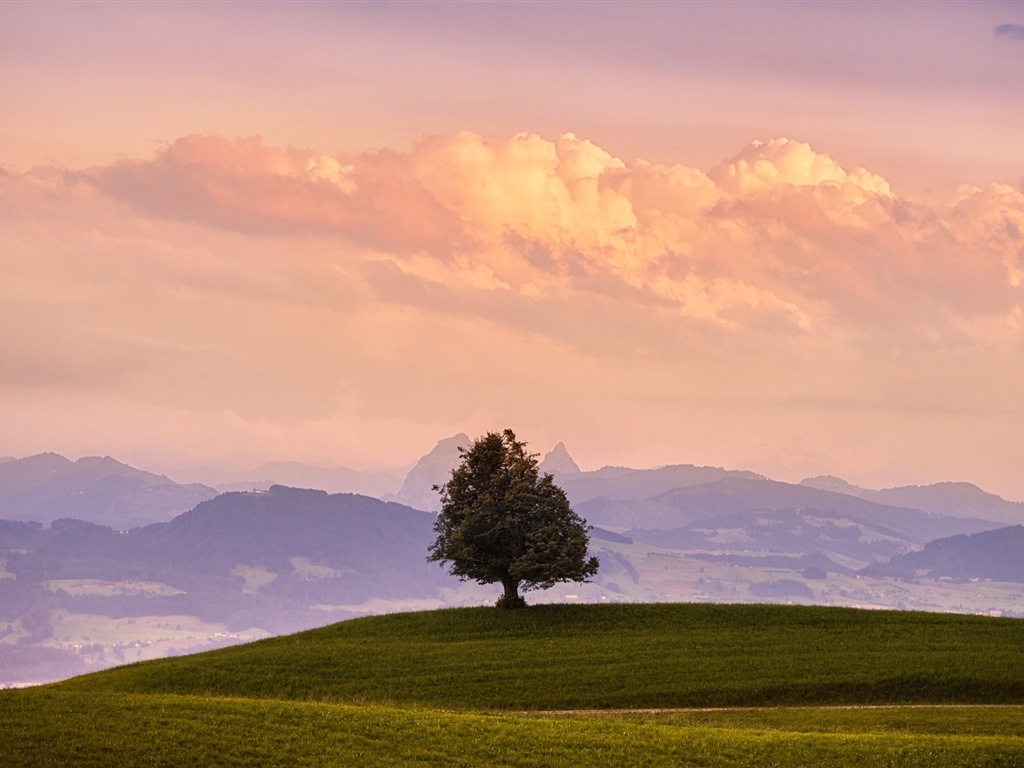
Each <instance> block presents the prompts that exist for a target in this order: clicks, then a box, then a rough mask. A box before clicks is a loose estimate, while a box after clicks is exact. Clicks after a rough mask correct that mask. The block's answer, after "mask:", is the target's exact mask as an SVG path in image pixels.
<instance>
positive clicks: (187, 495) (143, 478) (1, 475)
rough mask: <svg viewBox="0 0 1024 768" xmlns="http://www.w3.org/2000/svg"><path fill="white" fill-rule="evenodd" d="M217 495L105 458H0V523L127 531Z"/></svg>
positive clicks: (201, 488) (173, 514)
mask: <svg viewBox="0 0 1024 768" xmlns="http://www.w3.org/2000/svg"><path fill="white" fill-rule="evenodd" d="M216 495H217V491H216V490H214V489H213V488H210V487H208V486H205V485H201V484H199V483H188V484H184V485H182V484H179V483H175V482H174V481H172V480H170V479H169V478H167V477H165V476H163V475H156V474H153V473H152V472H145V471H143V470H139V469H135V468H134V467H130V466H128V465H127V464H122V463H121V462H119V461H115V460H114V459H112V458H110V457H109V456H105V457H99V456H89V457H85V458H81V459H79V460H78V461H69V460H68V459H66V458H64V457H63V456H60V455H58V454H56V453H41V454H39V455H36V456H29V457H26V458H23V459H4V460H0V519H7V520H35V521H38V522H42V523H47V524H49V523H50V522H51V521H53V520H57V519H59V518H62V517H73V518H76V519H79V520H86V521H89V522H92V523H97V524H99V525H109V526H112V527H115V528H119V529H122V530H127V529H128V528H133V527H136V526H140V525H148V524H149V523H155V522H161V521H167V520H170V519H171V518H173V517H174V516H175V515H178V514H181V513H182V512H186V511H187V510H189V509H192V508H193V507H194V506H196V504H199V503H200V502H202V501H206V500H207V499H212V498H213V497H214V496H216Z"/></svg>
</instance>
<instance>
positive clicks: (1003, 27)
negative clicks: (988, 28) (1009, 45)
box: [992, 24, 1024, 40]
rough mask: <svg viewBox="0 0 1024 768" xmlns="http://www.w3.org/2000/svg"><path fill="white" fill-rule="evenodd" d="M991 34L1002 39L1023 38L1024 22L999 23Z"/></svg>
mask: <svg viewBox="0 0 1024 768" xmlns="http://www.w3.org/2000/svg"><path fill="white" fill-rule="evenodd" d="M992 34H993V35H995V36H996V37H998V38H1002V39H1004V40H1024V24H999V25H998V26H996V28H995V29H993V30H992Z"/></svg>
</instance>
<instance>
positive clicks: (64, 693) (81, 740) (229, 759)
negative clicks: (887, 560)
mask: <svg viewBox="0 0 1024 768" xmlns="http://www.w3.org/2000/svg"><path fill="white" fill-rule="evenodd" d="M1022 661H1024V622H1020V621H1017V620H1011V619H992V618H982V617H969V616H957V615H945V614H925V613H899V612H869V611H856V610H849V609H834V608H818V607H800V606H792V607H786V606H763V605H742V606H726V605H689V604H663V605H621V606H610V605H608V606H564V605H547V606H534V607H531V608H530V609H528V610H526V611H521V612H510V613H509V612H501V611H497V610H494V609H457V610H443V611H433V612H423V613H412V614H396V615H390V616H380V617H372V618H365V619H356V620H352V621H348V622H343V623H341V624H336V625H333V626H330V627H324V628H321V629H317V630H312V631H308V632H303V633H300V634H296V635H291V636H288V637H280V638H272V639H268V640H263V641H259V642H256V643H252V644H249V645H244V646H235V647H231V648H226V649H222V650H218V651H212V652H209V653H204V654H200V655H196V656H192V657H183V658H178V659H162V660H157V661H152V662H145V663H142V664H137V665H133V666H129V667H121V668H117V669H113V670H108V671H105V672H100V673H96V674H93V675H87V676H83V677H80V678H75V679H73V680H69V681H66V682H64V683H58V684H54V685H51V686H45V687H41V688H36V689H26V690H20V691H6V692H2V693H0V731H2V732H3V733H4V734H5V740H6V741H7V742H8V748H7V749H6V750H5V764H7V765H12V766H17V765H25V766H29V765H32V766H38V765H75V766H89V765H96V766H99V765H104V766H111V765H168V766H170V765H200V764H202V765H225V766H228V765H230V766H235V765H261V766H266V765H282V766H284V765H411V764H422V765H430V764H437V765H440V764H448V765H509V766H512V765H515V766H520V765H522V766H526V765H537V766H541V765H546V766H557V765H573V766H580V765H690V766H733V765H750V766H755V765H757V766H764V765H773V764H774V765H786V766H797V767H798V766H811V765H815V766H820V765H836V766H840V765H842V766H851V765H865V766H867V765H871V766H875V765H893V766H897V765H906V766H920V765H926V766H954V765H957V766H968V765H970V766H1010V765H1022V764H1024V718H1022V717H1021V715H1022V714H1024V664H1022ZM940 704H941V705H945V706H944V707H943V708H941V709H939V708H932V707H929V706H924V705H940ZM854 705H857V708H853V709H846V708H838V709H837V708H836V707H839V706H842V707H849V706H854ZM906 705H915V706H914V707H909V706H906ZM968 705H971V706H970V708H968ZM863 706H870V707H873V708H872V709H864V708H863ZM874 707H881V708H874ZM708 708H714V709H713V710H711V711H708ZM624 710H629V711H624ZM666 710H674V711H666Z"/></svg>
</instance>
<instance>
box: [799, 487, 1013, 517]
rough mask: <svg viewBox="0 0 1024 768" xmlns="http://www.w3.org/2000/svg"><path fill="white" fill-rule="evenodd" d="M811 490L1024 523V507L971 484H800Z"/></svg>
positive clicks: (881, 502)
mask: <svg viewBox="0 0 1024 768" xmlns="http://www.w3.org/2000/svg"><path fill="white" fill-rule="evenodd" d="M800 484H801V485H804V486H808V487H811V488H820V489H823V490H829V491H836V492H838V493H845V494H847V495H849V496H856V497H858V498H861V499H867V500H869V501H874V502H877V503H879V504H888V505H892V506H896V507H911V508H913V509H919V510H921V511H923V512H929V513H931V514H934V515H943V516H948V517H969V518H977V519H982V520H992V521H994V522H1000V523H1010V524H1016V523H1024V503H1021V502H1017V501H1007V500H1006V499H1004V498H1002V497H1000V496H996V495H995V494H994V493H988V492H987V491H983V490H982V489H981V488H979V487H978V486H976V485H972V484H971V483H948V482H947V483H934V484H932V485H907V486H900V487H898V488H883V489H882V490H878V491H873V490H869V489H867V488H860V487H858V486H856V485H851V484H850V483H847V482H846V481H845V480H841V479H839V478H837V477H828V476H822V477H812V478H808V479H806V480H802V481H801V482H800Z"/></svg>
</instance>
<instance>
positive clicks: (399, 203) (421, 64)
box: [0, 2, 1024, 500]
mask: <svg viewBox="0 0 1024 768" xmlns="http://www.w3.org/2000/svg"><path fill="white" fill-rule="evenodd" d="M0 63H2V66H0V94H2V96H3V99H4V103H5V105H6V107H5V117H4V120H3V122H2V124H0V268H2V269H3V271H4V280H3V281H2V282H0V317H2V322H0V355H2V359H3V360H4V365H3V366H2V369H0V413H3V415H4V424H5V429H4V433H3V436H2V437H0V455H6V456H14V457H20V456H27V455H31V454H35V453H40V452H44V451H53V452H56V453H61V454H63V455H65V456H67V457H69V458H76V457H80V456H84V455H110V456H112V457H114V458H116V459H118V460H120V461H124V462H126V463H129V464H132V465H134V466H138V467H140V468H152V467H174V466H182V465H184V464H188V463H190V462H193V461H195V462H199V461H202V462H224V461H227V460H229V459H231V457H234V460H238V461H241V460H244V461H246V462H252V463H253V465H254V466H255V465H256V464H259V463H263V462H266V461H298V462H305V463H309V464H317V465H322V466H328V465H329V466H344V467H351V468H353V469H359V470H366V469H388V468H400V467H407V466H409V465H411V464H412V463H414V462H415V461H416V460H417V459H418V458H419V457H420V456H422V455H423V454H425V453H427V452H428V451H429V450H430V449H431V448H432V447H433V446H434V445H435V444H436V442H437V441H438V440H440V439H444V438H446V437H449V436H452V435H455V434H457V433H460V432H464V433H466V434H468V435H469V436H470V437H476V436H478V435H480V434H482V433H484V432H486V431H488V430H495V429H502V428H505V427H511V428H513V429H514V430H515V431H516V432H517V434H518V435H519V436H520V437H521V438H522V439H525V440H526V441H527V442H528V443H529V447H530V450H532V451H534V452H538V453H541V454H543V453H546V452H547V451H549V450H550V449H551V447H552V446H553V445H554V444H555V443H557V442H559V441H563V442H565V443H566V445H567V446H568V450H569V452H570V454H571V455H572V456H573V458H574V459H575V460H576V461H577V462H578V463H579V465H580V466H581V468H584V469H597V468H599V467H601V466H604V465H621V466H631V467H638V468H644V467H651V466H658V465H665V464H696V465H711V466H721V467H725V468H729V469H746V470H751V471H754V472H759V473H761V474H764V475H767V476H769V477H771V478H773V479H778V480H784V481H788V482H797V481H799V480H800V479H803V478H805V477H811V476H816V475H835V476H838V477H841V478H843V479H844V480H847V481H849V482H851V483H854V484H856V485H859V486H863V487H868V488H883V487H892V486H897V485H925V484H929V483H934V482H940V481H968V482H972V483H974V484H976V485H978V486H980V487H982V488H984V489H985V490H988V491H991V492H993V493H997V494H999V495H1001V496H1003V497H1004V498H1007V499H1013V500H1024V475H1022V474H1021V472H1020V459H1019V457H1020V455H1021V453H1022V447H1024V445H1022V442H1024V438H1022V435H1024V404H1022V397H1021V392H1024V287H1022V283H1024V142H1021V140H1020V139H1021V126H1022V125H1024V6H1021V4H1017V3H1000V2H977V3H967V2H949V3H939V2H925V3H884V4H883V3H870V4H864V3H849V2H835V3H814V4H809V3H790V2H781V3H753V2H735V3H635V4H629V5H626V4H622V5H619V4H609V3H587V2H576V3H568V2H566V3H560V2H552V3H503V2H497V3H483V4H472V3H448V2H437V3H402V2H396V3H370V2H367V3H277V2H268V3H260V4H258V5H245V4H234V3H188V4H180V3H162V2H156V3H146V4H133V3H103V2H99V3H5V4H2V5H0Z"/></svg>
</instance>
